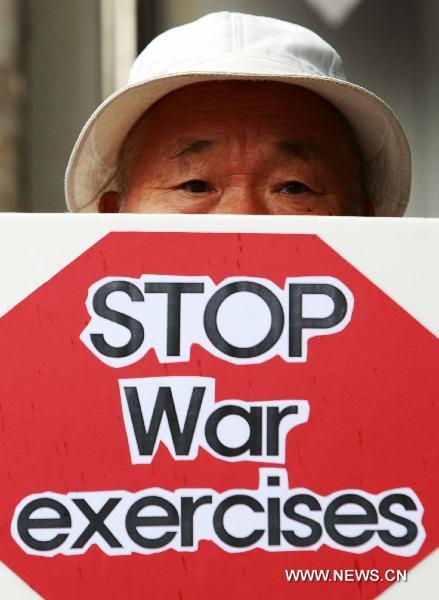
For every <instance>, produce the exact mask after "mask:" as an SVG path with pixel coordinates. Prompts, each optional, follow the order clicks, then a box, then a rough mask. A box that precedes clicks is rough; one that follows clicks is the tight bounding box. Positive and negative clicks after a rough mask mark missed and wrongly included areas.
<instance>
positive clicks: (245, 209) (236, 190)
mask: <svg viewBox="0 0 439 600" xmlns="http://www.w3.org/2000/svg"><path fill="white" fill-rule="evenodd" d="M212 212H213V213H218V214H235V215H264V214H267V211H266V208H265V206H264V203H263V201H262V200H261V198H260V197H259V194H258V190H255V189H254V188H253V187H251V186H240V187H233V188H229V189H227V190H224V192H223V194H222V196H221V198H220V200H219V202H218V203H217V204H216V206H215V208H214V209H213V210H212Z"/></svg>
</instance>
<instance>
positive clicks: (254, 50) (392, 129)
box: [65, 12, 410, 216]
mask: <svg viewBox="0 0 439 600" xmlns="http://www.w3.org/2000/svg"><path fill="white" fill-rule="evenodd" d="M225 79H241V80H256V81H258V80H265V81H267V80H268V81H279V82H284V83H290V84H294V85H299V86H301V87H304V88H307V89H308V90H311V91H313V92H315V93H316V94H318V95H320V96H322V97H323V98H325V99H326V100H327V101H328V102H330V103H331V104H333V105H334V106H335V107H336V108H337V109H338V110H339V111H340V112H341V113H342V114H343V115H344V116H345V117H346V119H347V120H348V121H349V123H350V124H351V127H352V129H353V131H354V133H355V135H356V138H357V140H358V144H359V147H360V149H361V152H362V156H363V170H364V176H365V184H366V189H367V193H368V198H369V199H370V200H371V201H372V202H373V204H374V208H375V213H376V215H378V216H400V215H402V214H403V213H404V211H405V208H406V206H407V203H408V200H409V194H410V149H409V146H408V143H407V140H406V137H405V135H404V132H403V131H402V129H401V126H400V124H399V121H398V119H397V118H396V116H395V115H394V113H393V112H392V110H391V109H390V108H389V107H388V106H387V105H386V104H385V103H384V102H383V101H382V100H381V99H380V98H378V97H377V96H375V95H374V94H372V93H371V92H369V91H368V90H366V89H364V88H362V87H360V86H358V85H354V84H352V83H349V82H347V81H345V79H344V75H343V70H342V64H341V59H340V57H339V55H338V54H337V53H336V52H335V50H334V49H333V48H332V47H331V46H329V44H327V43H326V42H325V41H324V40H322V39H321V38H320V37H319V36H318V35H316V34H315V33H313V32H312V31H310V30H308V29H305V28H304V27H301V26H299V25H294V24H292V23H287V22H285V21H280V20H277V19H272V18H268V17H258V16H253V15H245V14H239V13H230V12H218V13H212V14H209V15H206V16H204V17H202V18H201V19H198V20H197V21H194V22H193V23H188V24H187V25H183V26H181V27H176V28H175V29H170V30H169V31H166V32H165V33H163V34H161V35H159V36H158V37H157V38H156V39H154V40H153V41H152V42H151V43H150V44H149V45H148V46H147V47H146V48H145V49H144V50H143V52H142V53H141V54H140V55H139V56H138V57H137V59H136V61H135V62H134V64H133V66H132V68H131V72H130V77H129V82H128V85H127V86H125V87H123V88H122V89H120V90H118V91H117V92H115V93H114V94H113V95H112V96H110V97H109V98H108V99H107V100H105V102H103V103H102V104H101V105H100V106H99V107H98V108H97V109H96V111H95V112H94V113H93V115H92V116H91V117H90V119H89V120H88V122H87V123H86V125H85V127H84V128H83V130H82V131H81V134H80V135H79V138H78V140H77V142H76V144H75V147H74V149H73V152H72V155H71V157H70V160H69V164H68V166H67V171H66V181H65V189H66V200H67V206H68V207H69V209H70V210H71V211H74V212H76V211H84V212H95V211H97V210H98V202H99V198H100V196H101V194H102V193H104V192H105V191H109V190H117V187H116V182H115V173H116V168H117V159H118V153H119V150H120V148H121V145H122V144H123V141H124V139H125V137H126V136H127V134H128V132H129V131H130V129H131V127H132V126H133V125H134V123H135V122H136V121H137V120H138V119H139V117H140V116H141V115H142V114H143V113H144V112H145V111H146V110H147V109H148V108H150V107H151V106H152V105H153V104H154V103H155V102H157V100H159V99H160V98H162V97H163V96H165V95H166V94H169V93H170V92H172V91H174V90H176V89H178V88H181V87H183V86H186V85H189V84H192V83H197V82H200V81H208V80H225Z"/></svg>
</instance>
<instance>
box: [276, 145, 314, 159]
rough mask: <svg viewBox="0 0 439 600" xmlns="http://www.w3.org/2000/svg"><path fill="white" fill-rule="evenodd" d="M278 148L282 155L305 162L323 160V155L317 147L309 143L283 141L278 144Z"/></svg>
mask: <svg viewBox="0 0 439 600" xmlns="http://www.w3.org/2000/svg"><path fill="white" fill-rule="evenodd" d="M276 148H277V150H279V151H280V152H281V153H282V154H285V155H287V156H291V157H294V158H303V160H316V159H319V158H322V153H321V152H319V151H318V149H316V148H315V146H314V145H313V144H311V143H309V142H307V141H305V142H292V141H290V140H282V141H280V142H277V143H276Z"/></svg>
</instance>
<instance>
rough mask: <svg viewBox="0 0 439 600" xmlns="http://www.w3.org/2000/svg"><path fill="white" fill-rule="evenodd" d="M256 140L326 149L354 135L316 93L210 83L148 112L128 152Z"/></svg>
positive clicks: (136, 128)
mask: <svg viewBox="0 0 439 600" xmlns="http://www.w3.org/2000/svg"><path fill="white" fill-rule="evenodd" d="M248 133H250V134H252V133H253V134H258V135H259V136H261V135H262V136H264V135H270V134H272V135H274V136H276V135H278V136H288V135H290V136H293V138H294V137H297V139H300V140H301V141H306V139H309V140H314V142H315V141H317V142H319V141H320V142H321V143H322V144H326V141H328V143H329V142H330V141H331V140H332V141H333V142H338V143H340V140H341V139H343V138H348V141H349V142H351V140H352V138H353V135H352V132H351V130H350V127H349V125H348V123H347V121H346V120H345V118H344V117H343V116H342V115H341V113H339V111H338V110H337V109H336V108H335V107H333V106H332V105H331V104H330V103H329V102H327V101H326V100H325V99H323V98H322V97H320V96H318V95H317V94H315V93H314V92H311V91H309V90H307V89H305V88H302V87H299V86H297V85H289V84H286V83H278V82H268V81H257V82H256V81H210V82H202V83H196V84H192V85H189V86H186V87H183V88H180V89H178V90H176V91H174V92H172V93H170V94H168V95H167V96H165V97H164V98H162V99H161V100H159V101H158V102H157V103H156V104H155V105H154V106H152V107H151V108H150V109H149V110H148V111H146V112H145V113H144V114H143V115H142V117H141V118H140V119H139V120H138V121H137V123H136V124H135V125H134V126H133V128H132V129H131V130H130V132H129V134H128V136H127V138H126V140H125V143H124V146H123V150H122V153H123V152H125V150H126V148H127V146H130V145H131V146H132V145H134V146H135V147H136V150H139V146H141V145H142V144H148V143H154V145H155V146H156V147H157V145H160V146H161V145H163V144H164V145H176V144H178V141H179V140H180V139H184V138H188V139H189V138H196V136H197V135H200V136H201V137H202V138H204V137H214V138H219V139H220V138H221V137H222V136H225V137H230V136H233V137H239V136H240V135H244V134H245V135H247V134H248Z"/></svg>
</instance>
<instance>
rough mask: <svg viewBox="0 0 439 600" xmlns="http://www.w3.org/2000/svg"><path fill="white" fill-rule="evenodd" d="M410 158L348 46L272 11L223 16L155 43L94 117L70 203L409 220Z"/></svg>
mask: <svg viewBox="0 0 439 600" xmlns="http://www.w3.org/2000/svg"><path fill="white" fill-rule="evenodd" d="M409 190H410V152H409V149H408V144H407V141H406V138H405V136H404V133H403V132H402V130H401V127H400V125H399V122H398V120H397V118H396V117H395V115H394V114H393V113H392V111H391V110H390V109H389V108H388V107H387V106H386V104H385V103H384V102H383V101H382V100H380V99H379V98H377V97H376V96H375V95H373V94H371V93H370V92H369V91H367V90H365V89H364V88H361V87H359V86H356V85H353V84H351V83H348V82H346V81H345V80H344V79H343V72H342V66H341V61H340V58H339V56H338V54H337V53H336V52H335V50H333V48H331V47H330V46H329V45H328V44H327V43H326V42H324V41H323V40H322V39H321V38H319V37H318V36H317V35H316V34H314V33H312V32H311V31H309V30H307V29H305V28H303V27H300V26H298V25H293V24H291V23H286V22H283V21H279V20H276V19H271V18H266V17H257V16H252V15H243V14H236V13H227V12H222V13H214V14H210V15H207V16H205V17H203V18H201V19H199V20H198V21H195V22H194V23H189V24H188V25H184V26H182V27H178V28H175V29H172V30H170V31H167V32H165V33H164V34H162V35H161V36H159V37H158V38H156V39H155V40H154V41H153V42H152V43H151V44H150V45H149V46H148V47H147V48H145V50H144V51H143V52H142V53H141V54H140V56H139V57H138V58H137V60H136V61H135V63H134V65H133V68H132V70H131V75H130V83H129V85H128V86H126V87H125V88H123V89H122V90H120V91H118V92H116V93H115V94H114V95H113V96H112V97H110V98H109V99H108V100H107V101H106V102H104V103H103V104H102V105H101V106H100V107H99V108H98V109H97V111H96V112H95V113H94V115H93V116H92V117H91V119H90V120H89V122H88V123H87V124H86V126H85V128H84V130H83V132H82V133H81V135H80V137H79V140H78V142H77V144H76V146H75V148H74V150H73V153H72V157H71V159H70V162H69V166H68V169H67V176H66V196H67V202H68V206H69V208H70V209H71V210H73V211H83V210H85V211H90V210H92V211H96V210H99V211H100V212H137V213H167V212H172V213H203V214H207V213H237V214H267V215H272V214H281V215H363V216H367V215H381V216H398V215H402V214H403V212H404V210H405V208H406V205H407V202H408V198H409Z"/></svg>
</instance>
